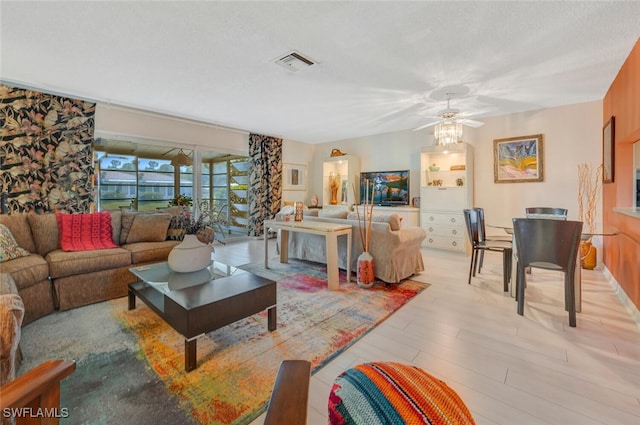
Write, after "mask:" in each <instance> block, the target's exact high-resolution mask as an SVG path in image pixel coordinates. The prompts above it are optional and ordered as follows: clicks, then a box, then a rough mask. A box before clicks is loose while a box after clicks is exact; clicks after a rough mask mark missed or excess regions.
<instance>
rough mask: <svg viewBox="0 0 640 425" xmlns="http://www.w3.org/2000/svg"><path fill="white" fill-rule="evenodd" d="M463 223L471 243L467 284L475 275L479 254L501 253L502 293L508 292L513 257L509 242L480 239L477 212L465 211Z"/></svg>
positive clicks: (474, 210) (472, 210)
mask: <svg viewBox="0 0 640 425" xmlns="http://www.w3.org/2000/svg"><path fill="white" fill-rule="evenodd" d="M463 212H464V221H465V223H466V224H467V232H468V234H469V241H470V242H471V264H470V265H469V280H468V282H467V283H469V284H471V276H472V275H473V276H475V275H476V269H477V266H478V257H479V256H480V253H482V252H484V251H491V252H501V253H502V279H503V286H504V291H505V292H507V291H508V290H509V278H510V276H511V260H512V256H513V250H512V248H511V242H504V241H502V242H501V241H486V240H484V239H483V238H482V239H481V237H480V224H479V223H480V222H479V219H478V210H476V209H473V208H471V209H465V210H463Z"/></svg>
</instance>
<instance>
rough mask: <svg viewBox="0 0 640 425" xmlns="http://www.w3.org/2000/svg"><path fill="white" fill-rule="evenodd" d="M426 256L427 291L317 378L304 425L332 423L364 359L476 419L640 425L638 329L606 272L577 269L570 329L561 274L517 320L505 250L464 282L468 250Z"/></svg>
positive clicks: (223, 255)
mask: <svg viewBox="0 0 640 425" xmlns="http://www.w3.org/2000/svg"><path fill="white" fill-rule="evenodd" d="M272 253H275V250H274V249H273V248H271V249H270V254H272ZM214 255H215V258H216V259H218V260H220V261H223V262H228V263H231V264H235V265H240V264H244V263H247V262H251V261H260V260H261V259H263V258H264V250H263V243H262V241H258V240H252V241H249V242H238V243H229V244H227V245H226V246H219V245H216V254H214ZM423 257H424V262H425V268H426V270H425V272H423V273H422V274H420V275H418V276H415V279H416V280H420V281H424V282H428V283H430V284H431V286H430V287H429V288H428V289H427V290H425V291H424V292H423V293H421V294H420V295H418V296H417V297H416V298H414V299H413V300H411V301H410V302H409V303H408V304H407V305H406V306H405V307H403V308H402V309H400V310H399V311H398V312H396V313H395V314H393V315H392V316H391V317H390V318H389V319H387V320H386V321H385V322H384V323H382V324H381V325H380V326H378V327H377V328H375V329H374V330H373V331H372V332H370V333H369V334H367V335H366V336H365V337H364V338H362V339H361V340H360V341H358V342H357V343H356V344H354V345H353V346H352V347H351V348H349V349H348V350H346V351H345V352H343V353H342V354H340V355H339V356H338V357H337V358H336V359H334V360H333V361H332V362H331V363H329V364H328V365H326V366H325V367H323V368H322V369H321V370H320V371H318V372H317V373H316V374H314V375H313V376H312V378H311V385H310V400H309V414H308V423H309V424H310V425H316V424H318V425H319V424H322V425H324V424H326V423H327V398H328V394H329V391H330V389H331V385H332V382H333V380H334V378H335V377H336V376H337V375H338V374H340V373H341V372H342V371H343V370H345V369H348V368H349V367H351V366H353V365H356V364H358V363H362V362H367V361H399V362H404V363H410V364H414V365H416V366H419V367H421V368H423V369H424V370H425V371H427V372H428V373H430V374H432V375H434V376H435V377H437V378H439V379H441V380H443V381H445V382H446V383H447V384H448V385H449V386H450V387H452V388H453V389H454V390H456V392H457V393H458V394H459V395H460V396H461V397H462V399H463V400H464V401H465V403H466V404H467V406H468V407H469V409H470V410H471V413H472V414H473V417H474V418H475V420H476V423H477V424H487V425H488V424H508V425H511V424H518V425H520V424H522V425H528V424H562V425H571V424H580V425H587V424H624V425H633V424H640V328H639V327H638V325H637V324H635V323H634V322H633V321H632V320H631V318H630V317H631V316H630V315H629V314H628V313H627V312H626V311H625V309H624V307H623V305H622V303H621V302H620V301H619V300H618V298H617V297H616V295H615V293H614V291H613V289H612V288H611V286H610V285H609V284H608V283H607V281H606V280H605V278H604V276H603V274H602V272H601V271H598V270H595V271H585V270H583V275H582V279H583V287H582V291H583V303H582V313H578V320H577V327H576V328H570V327H569V325H568V314H567V313H566V312H565V311H564V306H563V299H564V298H563V288H562V274H560V273H557V272H550V271H545V270H540V269H534V270H533V274H532V275H531V276H529V277H528V287H527V292H526V305H525V314H524V317H521V316H518V315H517V314H516V303H515V301H514V299H513V298H511V297H510V296H509V294H505V293H503V292H502V283H501V279H502V277H501V255H500V254H491V253H489V254H487V255H486V256H485V267H484V268H483V270H482V273H481V274H480V275H479V276H478V277H476V278H474V279H473V280H472V283H471V285H467V273H468V266H469V258H468V257H464V256H462V255H459V254H454V253H447V252H441V251H434V250H424V251H423ZM263 416H264V415H263ZM263 420H264V418H263V417H260V418H258V419H256V420H255V421H254V422H253V424H252V425H260V424H262V422H263Z"/></svg>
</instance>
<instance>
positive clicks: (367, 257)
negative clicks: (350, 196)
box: [353, 180, 375, 288]
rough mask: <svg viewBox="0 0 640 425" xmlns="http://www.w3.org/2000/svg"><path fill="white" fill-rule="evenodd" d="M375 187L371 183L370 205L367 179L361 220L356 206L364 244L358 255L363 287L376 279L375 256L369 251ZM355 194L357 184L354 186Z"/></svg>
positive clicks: (367, 286) (358, 270) (359, 279)
mask: <svg viewBox="0 0 640 425" xmlns="http://www.w3.org/2000/svg"><path fill="white" fill-rule="evenodd" d="M373 189H374V186H373V185H371V190H372V191H371V204H370V205H369V180H365V200H364V203H363V204H362V207H363V214H362V215H363V218H362V220H360V210H359V209H358V208H357V207H356V214H357V216H358V230H359V231H360V243H361V244H362V254H360V255H359V256H358V266H357V268H356V270H357V280H356V282H357V283H358V286H360V287H361V288H371V287H372V286H373V284H374V281H375V273H374V267H373V256H371V254H370V253H369V247H370V244H371V223H372V222H373ZM353 193H354V194H355V184H354V187H353Z"/></svg>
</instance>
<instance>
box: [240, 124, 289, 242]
mask: <svg viewBox="0 0 640 425" xmlns="http://www.w3.org/2000/svg"><path fill="white" fill-rule="evenodd" d="M281 199H282V139H277V138H275V137H268V136H262V135H260V134H253V133H251V134H250V135H249V193H248V201H249V223H248V226H247V227H248V231H249V236H261V235H262V234H263V232H264V229H263V223H264V221H265V220H269V219H271V218H273V217H274V216H275V215H276V213H277V212H278V211H279V210H280V202H281Z"/></svg>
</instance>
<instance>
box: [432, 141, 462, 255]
mask: <svg viewBox="0 0 640 425" xmlns="http://www.w3.org/2000/svg"><path fill="white" fill-rule="evenodd" d="M472 206H473V147H472V146H471V145H469V144H466V143H458V144H454V145H447V146H428V147H424V148H423V149H422V152H421V153H420V225H421V226H422V227H423V228H424V229H425V230H426V231H427V237H426V238H425V240H424V242H423V246H425V247H429V248H436V249H446V250H450V251H459V252H464V253H465V254H468V253H469V252H470V244H469V241H468V239H469V238H468V236H467V228H466V225H465V222H464V214H463V212H462V210H463V209H465V208H471V207H472Z"/></svg>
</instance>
